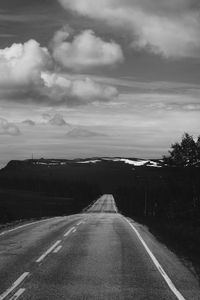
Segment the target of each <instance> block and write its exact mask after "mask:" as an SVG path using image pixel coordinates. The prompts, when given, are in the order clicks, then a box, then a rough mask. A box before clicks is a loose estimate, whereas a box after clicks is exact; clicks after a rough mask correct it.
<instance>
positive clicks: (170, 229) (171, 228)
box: [137, 218, 200, 281]
mask: <svg viewBox="0 0 200 300" xmlns="http://www.w3.org/2000/svg"><path fill="white" fill-rule="evenodd" d="M137 221H139V222H140V223H142V224H145V225H147V227H148V228H149V230H150V232H151V233H152V234H153V235H155V236H156V237H157V238H158V240H159V241H160V242H162V243H164V244H165V245H166V246H167V247H168V248H169V249H170V250H172V251H173V252H174V253H176V254H177V255H178V257H179V258H181V259H182V261H183V262H184V264H185V265H187V267H189V268H190V270H191V271H194V270H195V273H196V274H197V276H198V278H199V281H200V255H199V253H200V223H199V222H194V221H191V220H174V221H169V220H168V221H166V220H154V219H151V218H150V219H140V220H137Z"/></svg>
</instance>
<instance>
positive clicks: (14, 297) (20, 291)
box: [9, 288, 26, 300]
mask: <svg viewBox="0 0 200 300" xmlns="http://www.w3.org/2000/svg"><path fill="white" fill-rule="evenodd" d="M25 290H26V289H22V288H21V289H19V290H18V291H17V292H16V293H15V294H14V295H13V296H12V297H11V298H10V299H9V300H16V299H18V298H19V297H20V296H21V295H22V294H23V293H24V292H25Z"/></svg>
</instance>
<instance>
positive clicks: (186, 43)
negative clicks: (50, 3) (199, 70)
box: [58, 0, 200, 58]
mask: <svg viewBox="0 0 200 300" xmlns="http://www.w3.org/2000/svg"><path fill="white" fill-rule="evenodd" d="M58 1H59V2H60V3H61V5H63V7H64V8H66V9H70V10H72V11H73V12H76V13H78V14H80V15H83V16H87V17H90V18H92V19H98V20H102V21H105V22H106V23H107V24H109V25H111V26H115V27H118V28H122V29H123V30H124V29H125V30H127V31H128V32H129V33H131V37H132V41H131V45H132V47H133V48H137V49H138V48H145V49H146V50H149V51H152V52H154V53H156V54H162V55H164V56H166V57H174V58H176V57H187V56H191V57H197V56H199V55H200V35H199V32H200V20H199V12H200V5H199V2H198V1H197V0H169V1H164V0H161V1H158V0H148V1H146V0H123V1H122V0H116V1H113V0H102V1H98V3H97V1H93V0H58Z"/></svg>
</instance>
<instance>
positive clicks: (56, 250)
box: [53, 245, 62, 253]
mask: <svg viewBox="0 0 200 300" xmlns="http://www.w3.org/2000/svg"><path fill="white" fill-rule="evenodd" d="M61 248H62V246H61V245H60V246H58V247H57V248H56V249H55V250H54V251H53V253H58V251H60V249H61Z"/></svg>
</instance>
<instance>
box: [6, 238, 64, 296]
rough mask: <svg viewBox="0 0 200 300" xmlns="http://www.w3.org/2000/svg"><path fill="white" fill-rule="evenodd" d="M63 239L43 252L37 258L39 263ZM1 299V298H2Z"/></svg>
mask: <svg viewBox="0 0 200 300" xmlns="http://www.w3.org/2000/svg"><path fill="white" fill-rule="evenodd" d="M60 242H61V240H58V241H57V242H55V243H54V244H53V245H52V246H51V247H50V248H49V249H48V250H47V251H46V252H45V253H43V254H42V255H41V256H40V257H39V258H38V259H37V260H36V262H37V263H40V262H41V261H42V260H43V259H44V258H45V257H46V256H47V255H48V254H49V253H51V252H52V251H53V250H54V249H55V248H56V247H57V246H58V244H60ZM0 300H1V299H0Z"/></svg>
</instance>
